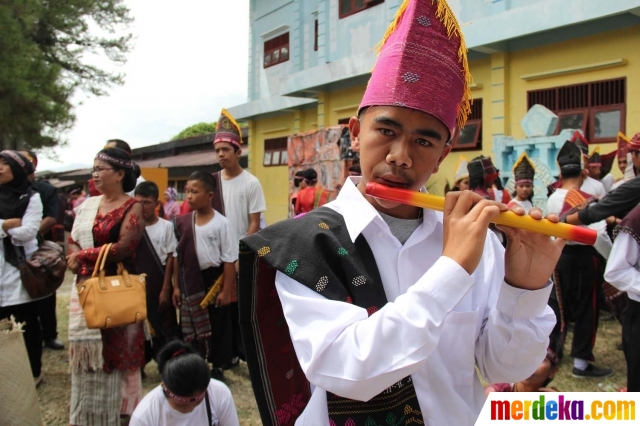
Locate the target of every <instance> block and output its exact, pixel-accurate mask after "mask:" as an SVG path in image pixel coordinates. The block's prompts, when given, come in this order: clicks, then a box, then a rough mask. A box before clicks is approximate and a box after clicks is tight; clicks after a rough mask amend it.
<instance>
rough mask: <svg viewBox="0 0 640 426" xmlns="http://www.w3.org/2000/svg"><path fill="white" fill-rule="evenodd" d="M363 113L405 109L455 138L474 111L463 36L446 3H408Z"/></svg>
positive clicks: (382, 51) (385, 46) (391, 31)
mask: <svg viewBox="0 0 640 426" xmlns="http://www.w3.org/2000/svg"><path fill="white" fill-rule="evenodd" d="M378 46H379V48H378V60H377V62H376V65H375V67H374V69H373V72H372V75H371V79H370V80H369V84H368V85H367V89H366V91H365V93H364V97H363V99H362V103H361V104H360V108H359V109H358V111H360V110H362V109H363V108H366V107H371V106H382V105H384V106H400V107H406V108H411V109H415V110H419V111H423V112H426V113H427V114H430V115H432V116H433V117H435V118H437V119H438V120H440V121H441V122H442V123H443V124H444V125H445V126H446V127H447V129H449V131H450V135H449V137H451V135H453V130H454V128H455V127H458V128H462V127H464V125H465V123H466V121H467V116H468V115H469V113H470V111H471V91H470V83H471V74H470V73H469V65H468V62H467V47H466V44H465V41H464V37H463V35H462V30H461V29H460V25H459V24H458V21H457V19H456V17H455V16H454V15H453V12H452V11H451V9H450V8H449V6H448V5H447V2H446V1H445V0H404V2H403V3H402V4H401V5H400V7H399V9H398V12H397V13H396V16H395V19H394V20H393V22H392V23H391V25H390V26H389V28H388V29H387V32H386V33H385V35H384V38H383V39H382V41H381V42H380V43H379V45H378Z"/></svg>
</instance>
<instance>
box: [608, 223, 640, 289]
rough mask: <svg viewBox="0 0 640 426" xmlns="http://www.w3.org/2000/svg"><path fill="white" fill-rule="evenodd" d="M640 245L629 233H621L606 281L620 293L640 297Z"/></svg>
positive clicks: (609, 264)
mask: <svg viewBox="0 0 640 426" xmlns="http://www.w3.org/2000/svg"><path fill="white" fill-rule="evenodd" d="M639 252H640V250H639V249H638V243H637V242H636V240H635V239H633V237H632V236H631V235H629V234H628V233H627V232H619V233H618V236H617V237H616V241H615V242H614V243H613V249H612V250H611V256H610V257H609V260H608V261H607V269H606V270H605V273H604V279H605V280H606V281H607V282H608V283H609V284H611V285H612V286H614V287H615V288H617V289H618V290H620V291H626V292H627V293H634V294H635V295H637V296H640V271H638V270H637V269H636V264H637V263H638V259H639V257H638V255H639Z"/></svg>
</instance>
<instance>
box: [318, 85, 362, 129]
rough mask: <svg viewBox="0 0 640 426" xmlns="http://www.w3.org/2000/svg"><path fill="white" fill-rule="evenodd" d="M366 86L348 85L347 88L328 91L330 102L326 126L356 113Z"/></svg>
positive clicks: (333, 124) (334, 124)
mask: <svg viewBox="0 0 640 426" xmlns="http://www.w3.org/2000/svg"><path fill="white" fill-rule="evenodd" d="M366 88H367V86H366V85H363V86H356V87H350V88H348V89H344V90H339V91H335V92H330V93H329V97H330V99H331V103H330V106H329V111H330V115H329V124H328V126H336V125H337V124H338V121H339V120H341V119H343V118H351V117H353V116H355V115H356V114H358V107H359V106H360V101H362V96H363V95H364V91H365V89H366Z"/></svg>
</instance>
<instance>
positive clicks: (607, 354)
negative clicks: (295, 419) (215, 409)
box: [38, 276, 626, 426]
mask: <svg viewBox="0 0 640 426" xmlns="http://www.w3.org/2000/svg"><path fill="white" fill-rule="evenodd" d="M70 285H71V276H68V280H67V281H66V283H65V285H64V286H63V287H62V288H61V289H60V290H59V291H58V331H59V333H60V336H59V338H60V339H61V340H62V341H63V342H65V343H66V342H67V326H68V311H69V296H68V294H69V290H70ZM619 342H620V326H619V324H618V323H617V322H615V321H603V322H601V323H600V329H599V331H598V340H597V342H596V347H595V356H596V359H597V363H598V364H599V365H601V366H608V367H611V368H613V370H614V375H613V376H611V377H608V378H606V379H602V380H594V379H576V378H574V377H572V376H571V367H572V359H571V358H568V357H565V359H564V361H563V363H562V366H561V368H560V371H559V372H558V374H557V376H556V379H555V380H554V381H553V382H552V384H551V385H552V386H554V387H556V388H558V389H559V390H561V391H566V392H577V391H585V392H587V391H589V392H597V391H615V390H618V389H620V388H621V387H624V386H626V363H625V361H624V357H623V355H622V352H621V351H618V350H616V345H617V344H618V343H619ZM570 345H571V334H569V336H568V339H567V344H566V346H565V352H567V353H568V352H569V348H570ZM42 361H43V371H44V381H43V383H42V385H41V386H40V387H39V388H38V398H39V400H40V406H41V408H42V413H43V419H42V420H43V424H45V425H50V426H63V425H68V421H69V397H70V394H71V378H70V375H69V363H68V354H67V351H66V350H65V351H52V350H49V349H45V350H44V353H43V360H42ZM146 373H147V379H146V380H145V382H144V383H143V385H144V390H145V392H148V391H150V390H151V389H153V388H154V387H155V386H157V385H158V384H160V376H159V374H158V370H157V367H156V365H155V364H154V363H151V364H149V365H147V368H146ZM225 379H226V383H227V385H228V386H229V388H230V389H231V392H232V393H233V397H234V400H235V403H236V408H237V410H238V416H239V418H240V424H241V425H243V426H258V425H262V422H261V421H260V416H259V414H258V409H257V407H256V403H255V399H254V397H253V391H252V389H251V382H250V380H249V371H248V369H247V365H246V364H244V363H240V366H239V367H237V368H235V369H233V370H229V371H226V372H225Z"/></svg>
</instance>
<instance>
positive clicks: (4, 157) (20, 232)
mask: <svg viewBox="0 0 640 426" xmlns="http://www.w3.org/2000/svg"><path fill="white" fill-rule="evenodd" d="M33 172H34V168H33V164H32V163H31V161H29V160H28V159H27V158H26V157H25V156H23V155H22V154H20V153H18V152H16V151H8V150H7V151H2V152H0V238H2V244H0V319H4V318H8V317H10V316H12V315H13V316H14V317H15V319H16V321H18V322H23V323H25V325H24V328H23V330H24V341H25V344H26V346H27V353H28V354H29V363H30V364H31V373H32V374H33V378H34V380H35V382H36V386H37V385H38V384H39V383H40V381H41V379H42V361H41V357H42V334H41V331H40V325H39V323H38V310H37V308H36V306H35V305H36V304H35V303H34V299H32V298H31V297H30V296H29V294H28V293H27V290H26V289H25V288H24V286H23V285H22V281H21V279H20V270H19V269H18V266H19V263H18V255H20V256H24V257H25V258H26V259H29V258H30V257H31V255H32V254H33V253H34V252H35V251H36V250H37V249H38V241H37V238H36V237H37V235H38V228H39V227H40V221H41V220H42V201H41V200H40V195H38V193H37V192H35V191H33V190H32V188H31V182H30V181H29V179H27V176H29V175H30V174H31V173H33Z"/></svg>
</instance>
